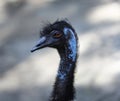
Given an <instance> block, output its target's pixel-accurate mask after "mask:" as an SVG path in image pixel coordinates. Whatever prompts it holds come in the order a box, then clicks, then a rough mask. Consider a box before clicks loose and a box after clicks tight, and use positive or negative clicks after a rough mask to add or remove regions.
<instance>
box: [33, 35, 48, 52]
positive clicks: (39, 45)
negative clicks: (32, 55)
mask: <svg viewBox="0 0 120 101" xmlns="http://www.w3.org/2000/svg"><path fill="white" fill-rule="evenodd" d="M45 42H46V37H41V38H40V39H39V41H38V42H37V44H36V45H35V46H34V47H33V48H32V49H31V52H34V51H36V50H38V49H41V48H43V47H45V46H46V44H45Z"/></svg>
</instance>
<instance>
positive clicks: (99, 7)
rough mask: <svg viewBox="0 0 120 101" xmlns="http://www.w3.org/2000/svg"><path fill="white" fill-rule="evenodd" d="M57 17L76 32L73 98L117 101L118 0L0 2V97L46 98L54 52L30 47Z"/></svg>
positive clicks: (3, 100)
mask: <svg viewBox="0 0 120 101" xmlns="http://www.w3.org/2000/svg"><path fill="white" fill-rule="evenodd" d="M58 18H59V19H64V18H67V19H69V21H70V22H71V24H72V25H73V26H74V28H75V30H76V32H77V34H78V36H79V45H80V46H79V58H78V63H77V69H76V73H75V88H76V101H120V0H66V1H65V0H0V101H48V98H49V96H50V93H51V91H52V87H53V83H54V80H55V76H56V73H57V69H58V64H59V55H58V53H57V51H56V50H55V49H52V48H45V49H42V50H39V51H37V52H35V53H32V54H31V53H30V50H31V48H32V47H33V46H34V44H35V43H36V41H37V40H38V39H39V32H40V29H41V28H42V27H43V26H44V25H45V24H46V23H47V22H48V21H49V22H54V21H56V20H57V19H58Z"/></svg>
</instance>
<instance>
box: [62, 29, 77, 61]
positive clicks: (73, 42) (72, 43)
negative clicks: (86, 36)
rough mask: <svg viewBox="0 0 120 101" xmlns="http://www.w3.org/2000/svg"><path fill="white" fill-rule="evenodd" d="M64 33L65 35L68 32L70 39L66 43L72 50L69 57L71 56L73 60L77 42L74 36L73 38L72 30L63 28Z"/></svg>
mask: <svg viewBox="0 0 120 101" xmlns="http://www.w3.org/2000/svg"><path fill="white" fill-rule="evenodd" d="M64 33H65V35H66V36H67V34H70V35H71V36H70V39H69V41H68V44H69V47H68V48H69V49H70V50H71V51H72V52H71V53H70V54H69V56H68V57H69V58H72V60H73V61H75V58H76V52H77V46H76V44H77V42H76V38H75V35H74V32H73V31H72V30H71V29H69V28H64Z"/></svg>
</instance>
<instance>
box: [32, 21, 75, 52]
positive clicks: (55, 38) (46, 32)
mask: <svg viewBox="0 0 120 101" xmlns="http://www.w3.org/2000/svg"><path fill="white" fill-rule="evenodd" d="M71 31H72V33H74V34H75V30H74V29H73V28H72V26H71V25H70V24H69V23H68V22H66V21H64V20H62V21H56V22H54V23H53V24H48V25H47V26H45V27H44V28H43V30H42V31H41V32H40V35H41V36H40V39H39V41H38V43H37V44H36V46H35V47H33V49H32V50H31V52H34V51H36V50H38V49H41V48H44V47H52V48H61V47H63V46H64V45H65V44H66V42H67V41H68V40H69V38H70V37H71ZM75 35H76V34H75Z"/></svg>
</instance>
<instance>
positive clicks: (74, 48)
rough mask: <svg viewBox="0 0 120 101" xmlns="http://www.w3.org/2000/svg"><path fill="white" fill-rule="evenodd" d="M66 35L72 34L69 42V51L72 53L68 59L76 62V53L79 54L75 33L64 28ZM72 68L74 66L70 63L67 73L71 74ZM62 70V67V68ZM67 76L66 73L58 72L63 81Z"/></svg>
mask: <svg viewBox="0 0 120 101" xmlns="http://www.w3.org/2000/svg"><path fill="white" fill-rule="evenodd" d="M64 33H65V35H66V36H68V34H70V39H69V40H68V49H69V50H70V51H71V53H70V54H69V55H68V58H69V59H72V61H75V59H76V52H77V41H76V37H75V35H74V32H73V31H72V30H71V29H69V28H64ZM62 62H63V61H62ZM71 67H72V64H71V63H69V65H68V67H66V71H67V72H69V71H70V69H71ZM60 68H62V67H60ZM66 75H67V74H66V73H64V72H60V71H58V77H59V78H60V79H61V80H63V81H64V80H65V77H66Z"/></svg>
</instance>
